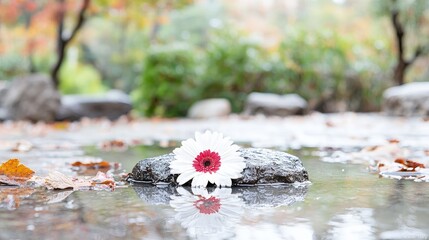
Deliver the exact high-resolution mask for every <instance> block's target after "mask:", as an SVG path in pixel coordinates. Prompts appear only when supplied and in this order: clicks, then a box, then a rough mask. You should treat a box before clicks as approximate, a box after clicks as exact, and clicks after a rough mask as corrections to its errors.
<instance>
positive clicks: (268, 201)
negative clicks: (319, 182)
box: [132, 184, 308, 208]
mask: <svg viewBox="0 0 429 240" xmlns="http://www.w3.org/2000/svg"><path fill="white" fill-rule="evenodd" d="M132 187H133V189H134V191H135V192H136V193H137V195H138V196H139V197H140V198H141V199H142V200H143V201H144V202H145V203H147V204H151V205H168V204H169V203H170V200H171V196H173V195H174V196H177V195H179V193H178V192H177V188H176V187H175V186H173V185H171V184H170V185H159V186H154V185H152V184H134V185H133V186H132ZM187 190H188V192H190V193H191V192H192V190H191V189H189V188H188V189H187ZM209 190H211V189H209ZM307 191H308V185H307V184H299V185H294V184H282V185H262V186H254V187H234V188H233V189H232V193H231V194H238V195H239V198H241V199H242V200H243V203H244V204H245V207H251V208H260V207H278V206H288V205H291V204H293V203H295V202H297V201H303V200H304V198H305V196H306V194H307Z"/></svg>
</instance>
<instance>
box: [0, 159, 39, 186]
mask: <svg viewBox="0 0 429 240" xmlns="http://www.w3.org/2000/svg"><path fill="white" fill-rule="evenodd" d="M33 174H34V171H33V170H31V169H30V168H28V167H26V166H25V165H23V164H21V163H20V162H19V160H18V159H9V160H8V161H7V162H5V163H3V164H1V165H0V183H4V184H7V185H22V184H24V183H25V182H26V181H27V180H29V179H30V178H31V177H32V176H33Z"/></svg>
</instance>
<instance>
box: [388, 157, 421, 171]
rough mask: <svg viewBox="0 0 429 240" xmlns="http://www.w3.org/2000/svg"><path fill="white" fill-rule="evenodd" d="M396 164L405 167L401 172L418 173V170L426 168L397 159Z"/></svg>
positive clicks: (412, 162)
mask: <svg viewBox="0 0 429 240" xmlns="http://www.w3.org/2000/svg"><path fill="white" fill-rule="evenodd" d="M395 163H399V164H402V165H404V167H403V168H402V169H401V170H400V171H401V172H408V171H416V168H425V165H424V164H422V163H418V162H414V161H411V160H408V159H404V158H398V159H396V160H395Z"/></svg>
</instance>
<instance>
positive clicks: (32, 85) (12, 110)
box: [2, 74, 61, 122]
mask: <svg viewBox="0 0 429 240" xmlns="http://www.w3.org/2000/svg"><path fill="white" fill-rule="evenodd" d="M60 104H61V100H60V94H59V92H58V91H57V90H56V89H55V87H54V85H53V83H52V81H51V78H50V77H49V76H47V75H43V74H37V75H29V76H24V77H20V78H16V79H14V80H13V81H12V83H11V84H10V86H9V88H8V90H7V92H6V94H5V96H4V98H3V104H2V105H3V107H4V108H5V109H6V112H7V116H9V117H10V118H11V119H13V120H30V121H45V122H49V121H53V120H54V119H55V115H56V113H57V111H58V109H59V107H60Z"/></svg>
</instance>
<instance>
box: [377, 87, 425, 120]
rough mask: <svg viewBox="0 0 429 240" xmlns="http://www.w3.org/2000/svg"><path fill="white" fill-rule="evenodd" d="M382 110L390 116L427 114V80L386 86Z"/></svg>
mask: <svg viewBox="0 0 429 240" xmlns="http://www.w3.org/2000/svg"><path fill="white" fill-rule="evenodd" d="M383 111H384V112H385V113H387V114H388V115H392V116H429V82H413V83H407V84H404V85H402V86H395V87H391V88H388V89H387V90H386V91H384V93H383Z"/></svg>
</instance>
